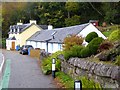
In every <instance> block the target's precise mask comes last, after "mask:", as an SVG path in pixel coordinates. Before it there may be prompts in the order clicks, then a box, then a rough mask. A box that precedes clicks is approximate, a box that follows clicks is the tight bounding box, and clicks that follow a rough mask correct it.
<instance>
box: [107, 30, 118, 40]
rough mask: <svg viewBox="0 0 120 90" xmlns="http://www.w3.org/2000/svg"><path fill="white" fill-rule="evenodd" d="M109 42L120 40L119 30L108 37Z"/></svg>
mask: <svg viewBox="0 0 120 90" xmlns="http://www.w3.org/2000/svg"><path fill="white" fill-rule="evenodd" d="M108 39H109V40H110V41H117V40H120V30H115V31H113V32H112V33H111V34H110V36H109V37H108Z"/></svg>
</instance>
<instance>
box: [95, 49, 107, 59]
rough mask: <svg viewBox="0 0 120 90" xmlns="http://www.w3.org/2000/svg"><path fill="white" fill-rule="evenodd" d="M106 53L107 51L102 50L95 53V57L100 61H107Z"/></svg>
mask: <svg viewBox="0 0 120 90" xmlns="http://www.w3.org/2000/svg"><path fill="white" fill-rule="evenodd" d="M108 53H109V51H103V52H101V53H99V54H97V55H96V56H95V57H97V58H99V60H100V61H108Z"/></svg>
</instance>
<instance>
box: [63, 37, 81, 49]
mask: <svg viewBox="0 0 120 90" xmlns="http://www.w3.org/2000/svg"><path fill="white" fill-rule="evenodd" d="M63 43H64V45H63V48H64V50H70V48H71V47H73V46H75V45H82V43H83V38H82V37H81V36H76V35H71V36H68V37H66V38H65V39H64V42H63Z"/></svg>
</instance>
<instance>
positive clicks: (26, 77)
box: [3, 50, 55, 88]
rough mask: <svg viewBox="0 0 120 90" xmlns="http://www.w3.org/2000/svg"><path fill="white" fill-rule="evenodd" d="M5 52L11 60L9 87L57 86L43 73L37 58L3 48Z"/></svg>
mask: <svg viewBox="0 0 120 90" xmlns="http://www.w3.org/2000/svg"><path fill="white" fill-rule="evenodd" d="M3 54H4V56H5V59H6V60H7V59H9V60H10V61H11V63H10V69H11V70H10V79H9V84H8V88H55V85H54V84H53V83H52V78H51V77H50V76H45V75H43V74H42V71H41V69H40V66H39V65H38V60H37V59H35V58H31V57H30V56H28V55H21V54H19V52H17V51H6V50H3Z"/></svg>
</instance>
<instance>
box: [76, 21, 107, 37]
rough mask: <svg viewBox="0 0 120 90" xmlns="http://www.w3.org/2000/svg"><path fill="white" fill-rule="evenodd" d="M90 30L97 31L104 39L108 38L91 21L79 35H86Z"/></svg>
mask: <svg viewBox="0 0 120 90" xmlns="http://www.w3.org/2000/svg"><path fill="white" fill-rule="evenodd" d="M90 32H96V33H97V34H98V36H99V37H102V38H103V39H107V38H106V37H105V36H104V35H103V34H102V33H101V32H100V31H99V30H98V29H97V28H96V27H95V26H93V25H92V24H91V23H90V24H89V25H88V26H87V27H85V28H84V29H83V30H82V31H81V32H80V33H79V34H78V35H81V36H82V37H86V36H87V35H88V34H89V33H90Z"/></svg>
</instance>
